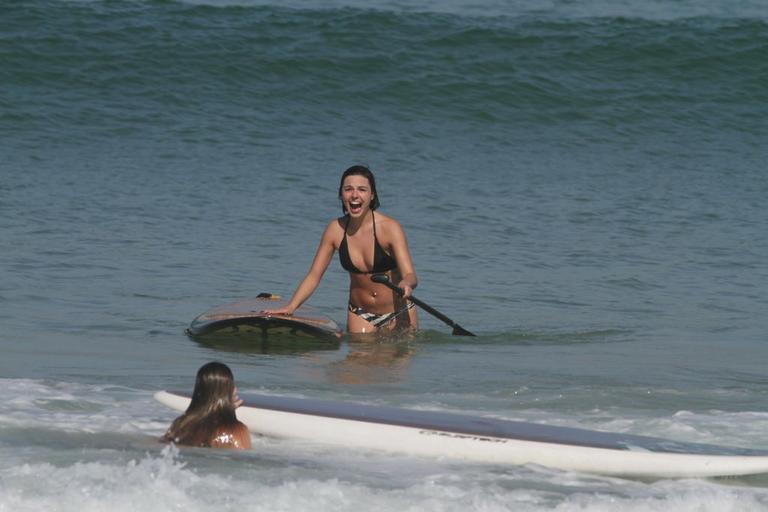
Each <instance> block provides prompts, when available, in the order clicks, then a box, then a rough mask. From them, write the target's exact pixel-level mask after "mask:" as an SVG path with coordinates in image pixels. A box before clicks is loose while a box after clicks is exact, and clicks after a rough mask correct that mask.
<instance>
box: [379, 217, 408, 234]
mask: <svg viewBox="0 0 768 512" xmlns="http://www.w3.org/2000/svg"><path fill="white" fill-rule="evenodd" d="M376 231H377V232H381V233H383V234H384V236H386V237H393V238H394V237H400V236H402V235H403V227H402V226H401V225H400V223H399V222H398V221H397V220H395V219H394V218H392V217H390V216H389V215H385V214H383V213H379V212H376Z"/></svg>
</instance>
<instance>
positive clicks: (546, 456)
mask: <svg viewBox="0 0 768 512" xmlns="http://www.w3.org/2000/svg"><path fill="white" fill-rule="evenodd" d="M241 398H243V399H244V400H245V403H244V405H243V406H241V407H240V408H239V409H238V410H237V417H238V418H239V419H240V421H242V422H243V423H245V424H246V425H247V426H248V428H249V430H250V431H251V432H253V433H255V434H262V435H266V436H273V437H279V438H288V439H301V440H307V441H313V442H318V443H328V444H335V445H340V446H344V447H346V448H362V449H372V450H384V451H389V452H397V453H406V454H412V455H419V456H436V457H448V458H457V459H464V460H471V461H477V462H487V463H496V464H513V465H522V464H537V465H540V466H545V467H550V468H556V469H562V470H568V471H579V472H585V473H595V474H602V475H612V476H624V477H634V478H678V477H717V476H737V475H752V474H760V473H768V451H757V450H746V449H740V448H726V447H719V446H712V445H704V444H693V443H679V442H675V441H668V440H664V439H658V438H653V437H645V436H636V435H628V434H613V433H608V432H598V431H592V430H586V429H578V428H569V427H555V426H550V425H541V424H536V423H526V422H518V421H507V420H500V419H494V418H482V417H474V416H464V415H459V414H451V413H442V412H432V411H418V410H411V409H399V408H394V407H380V406H372V405H363V404H355V403H343V402H330V401H321V400H306V399H298V398H287V397H275V396H267V395H247V396H246V395H244V396H241ZM155 399H157V400H158V401H159V402H160V403H162V404H165V405H167V406H169V407H171V408H172V409H175V410H177V411H184V410H186V408H187V406H188V405H189V401H190V399H189V398H188V397H187V396H183V395H180V394H176V393H169V392H167V391H160V392H158V393H156V394H155Z"/></svg>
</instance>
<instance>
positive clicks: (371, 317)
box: [349, 302, 415, 328]
mask: <svg viewBox="0 0 768 512" xmlns="http://www.w3.org/2000/svg"><path fill="white" fill-rule="evenodd" d="M414 306H415V304H414V303H413V302H407V303H406V304H405V306H403V307H402V308H400V309H399V310H397V311H393V312H391V313H384V314H381V315H378V314H376V313H369V312H367V311H366V310H364V309H363V308H360V307H357V306H353V305H352V303H351V302H350V304H349V311H350V312H352V313H354V314H356V315H357V316H359V317H360V318H362V319H363V320H365V321H366V322H368V323H370V324H371V325H373V326H374V327H376V328H378V327H380V326H382V325H384V324H386V323H387V322H391V321H392V320H394V319H395V318H397V317H398V316H400V315H401V314H402V313H405V312H406V311H408V310H409V309H413V307H414Z"/></svg>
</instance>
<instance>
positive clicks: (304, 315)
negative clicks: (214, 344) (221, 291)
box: [185, 293, 342, 341]
mask: <svg viewBox="0 0 768 512" xmlns="http://www.w3.org/2000/svg"><path fill="white" fill-rule="evenodd" d="M286 303H287V301H286V300H284V299H282V298H281V297H279V296H276V295H272V294H269V293H263V294H260V295H259V296H258V297H255V298H253V299H247V300H242V301H237V302H231V303H229V304H224V305H222V306H217V307H215V308H213V309H211V310H208V311H206V312H205V313H203V314H201V315H199V316H198V317H196V318H195V319H194V320H193V321H192V323H191V324H190V326H189V328H188V329H187V330H186V331H185V332H186V334H187V335H188V336H189V337H191V338H193V339H197V340H206V339H208V340H210V339H213V338H217V339H220V338H222V337H231V338H233V339H235V338H236V339H241V340H242V339H257V340H264V339H267V338H270V339H275V338H280V339H294V340H295V339H312V340H318V339H321V340H329V341H338V340H339V339H340V338H341V335H342V331H341V330H340V329H339V326H338V325H337V324H336V322H334V321H333V320H331V319H330V318H329V317H327V316H325V315H323V314H322V313H320V312H319V311H317V310H316V309H315V308H313V307H311V306H306V305H305V306H301V307H300V308H299V309H297V310H296V311H295V312H294V314H293V315H267V314H264V313H262V310H264V309H276V308H280V307H282V306H284V305H285V304H286Z"/></svg>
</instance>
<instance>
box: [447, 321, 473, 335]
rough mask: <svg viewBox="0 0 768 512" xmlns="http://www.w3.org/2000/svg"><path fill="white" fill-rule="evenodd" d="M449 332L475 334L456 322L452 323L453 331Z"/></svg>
mask: <svg viewBox="0 0 768 512" xmlns="http://www.w3.org/2000/svg"><path fill="white" fill-rule="evenodd" d="M451 334H453V335H454V336H476V334H473V333H471V332H469V331H468V330H466V329H465V328H463V327H462V326H460V325H457V324H453V331H452V332H451Z"/></svg>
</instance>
